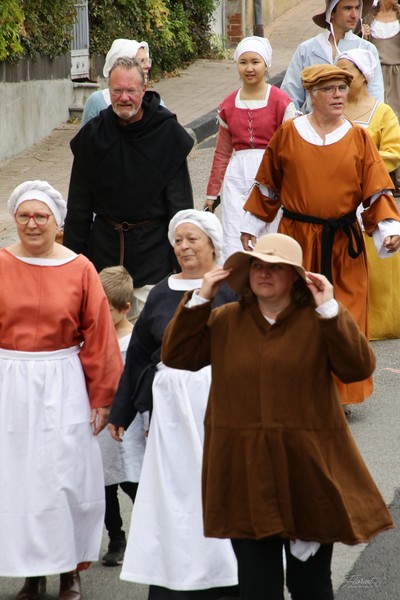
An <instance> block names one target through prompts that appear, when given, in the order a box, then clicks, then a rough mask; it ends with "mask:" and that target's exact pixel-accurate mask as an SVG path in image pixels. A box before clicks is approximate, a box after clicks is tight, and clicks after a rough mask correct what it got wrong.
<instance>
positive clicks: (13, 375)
mask: <svg viewBox="0 0 400 600" xmlns="http://www.w3.org/2000/svg"><path fill="white" fill-rule="evenodd" d="M89 419H90V406H89V399H88V395H87V391H86V385H85V377H84V374H83V370H82V366H81V362H80V360H79V347H74V348H68V349H65V350H56V351H54V352H19V351H11V350H3V349H0V532H1V535H0V576H4V577H14V576H15V577H31V576H36V575H53V574H58V573H63V572H67V571H71V570H73V569H75V568H76V566H77V564H78V563H80V562H84V561H95V560H97V559H98V556H99V550H100V544H101V537H102V531H103V519H104V480H103V471H102V465H101V456H100V450H99V446H98V443H97V439H96V437H95V436H94V435H93V429H92V427H91V425H90V424H89Z"/></svg>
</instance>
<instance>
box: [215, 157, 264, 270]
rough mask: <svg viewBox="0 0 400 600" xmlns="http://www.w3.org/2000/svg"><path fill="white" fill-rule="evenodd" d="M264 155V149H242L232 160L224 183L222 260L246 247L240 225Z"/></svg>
mask: <svg viewBox="0 0 400 600" xmlns="http://www.w3.org/2000/svg"><path fill="white" fill-rule="evenodd" d="M263 155H264V150H262V149H257V148H254V149H251V150H238V151H237V152H235V153H234V154H233V156H232V158H231V159H230V161H229V164H228V167H227V169H226V173H225V177H224V183H223V186H222V203H221V209H222V219H221V221H222V228H223V232H224V244H223V247H222V259H223V261H222V263H223V262H224V261H225V260H226V259H227V258H228V256H230V255H231V254H233V253H234V252H238V251H239V250H243V246H242V243H241V241H240V225H241V222H242V219H243V216H244V210H243V205H244V203H245V202H246V200H247V198H248V197H249V194H250V191H251V188H252V186H253V185H254V180H255V176H256V175H257V171H258V167H259V166H260V163H261V159H262V157H263Z"/></svg>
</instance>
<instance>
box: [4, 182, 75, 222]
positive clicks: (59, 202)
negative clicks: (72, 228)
mask: <svg viewBox="0 0 400 600" xmlns="http://www.w3.org/2000/svg"><path fill="white" fill-rule="evenodd" d="M26 200H40V201H41V202H44V203H45V204H47V206H48V207H49V209H50V210H51V212H52V213H53V215H54V219H55V221H56V223H57V225H58V227H62V226H63V225H64V220H65V215H66V214H67V203H66V202H65V200H64V198H63V197H62V196H61V194H60V192H57V190H55V189H54V188H53V187H52V186H51V185H50V184H49V183H48V182H47V181H40V180H35V181H25V182H24V183H21V184H20V185H18V186H17V187H16V188H15V190H14V191H13V193H12V194H11V196H10V197H9V199H8V201H7V207H8V211H9V213H10V215H11V216H14V215H15V213H16V212H17V208H18V206H19V205H20V204H21V203H22V202H25V201H26Z"/></svg>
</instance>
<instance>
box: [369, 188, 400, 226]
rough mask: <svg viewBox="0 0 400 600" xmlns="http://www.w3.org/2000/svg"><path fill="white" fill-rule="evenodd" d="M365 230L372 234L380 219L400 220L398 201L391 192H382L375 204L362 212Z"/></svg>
mask: <svg viewBox="0 0 400 600" xmlns="http://www.w3.org/2000/svg"><path fill="white" fill-rule="evenodd" d="M361 217H362V220H363V224H364V228H365V231H366V232H367V234H368V235H372V232H373V231H374V229H375V227H376V226H377V224H378V223H379V221H383V220H384V219H394V220H395V221H400V213H399V210H398V208H397V205H396V201H395V199H394V198H393V196H391V195H390V194H382V195H381V196H380V197H379V198H377V199H376V200H375V202H373V204H372V205H371V206H370V207H369V208H367V209H366V210H364V211H363V212H362V213H361Z"/></svg>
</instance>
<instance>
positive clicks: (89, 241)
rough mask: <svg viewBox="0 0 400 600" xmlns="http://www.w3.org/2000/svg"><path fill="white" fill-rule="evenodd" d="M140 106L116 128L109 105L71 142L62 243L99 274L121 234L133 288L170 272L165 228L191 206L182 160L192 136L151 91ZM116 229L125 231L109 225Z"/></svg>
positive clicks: (116, 254) (116, 256) (114, 254)
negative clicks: (133, 119)
mask: <svg viewBox="0 0 400 600" xmlns="http://www.w3.org/2000/svg"><path fill="white" fill-rule="evenodd" d="M142 107H143V109H144V114H143V117H142V118H141V119H140V120H139V121H136V122H134V123H131V124H130V125H121V124H120V122H119V119H118V117H117V115H116V114H115V113H114V111H113V109H112V107H111V106H109V107H108V108H107V109H105V110H103V111H102V112H101V113H100V114H99V115H98V116H97V117H95V118H94V119H92V120H91V121H89V122H88V123H87V124H86V125H85V126H84V127H83V128H82V129H81V130H80V131H79V132H78V133H77V135H76V136H75V137H74V138H73V139H72V141H71V149H72V152H73V155H74V161H73V166H72V173H71V180H70V186H69V194H68V214H67V218H66V221H65V228H64V244H65V245H66V246H68V247H69V248H71V249H72V250H74V251H75V252H78V253H82V254H85V255H86V256H87V257H88V258H90V260H91V261H92V262H93V263H94V265H95V267H96V269H97V270H98V271H100V270H101V269H103V268H104V267H109V266H113V265H117V264H119V263H120V255H121V236H122V237H123V244H122V245H123V261H122V262H123V264H124V266H125V267H126V268H127V269H128V271H129V273H130V274H131V275H132V277H133V279H134V282H135V286H136V287H141V286H143V285H146V284H154V283H157V282H158V281H160V280H161V279H162V278H163V277H165V276H166V275H167V274H168V273H170V272H171V270H172V269H173V268H174V266H175V261H174V255H173V252H172V248H171V246H170V243H169V241H168V238H167V231H168V223H169V221H170V219H171V218H172V217H173V215H174V214H175V213H176V212H178V211H179V210H182V209H185V208H192V207H193V194H192V186H191V182H190V177H189V171H188V167H187V161H186V158H187V156H188V154H189V152H190V150H191V148H192V146H193V139H192V138H191V136H190V135H189V134H188V133H187V132H186V130H185V129H184V128H183V127H182V126H181V125H180V124H179V123H178V122H177V120H176V116H175V115H174V114H173V113H171V112H170V111H169V110H167V109H166V108H165V107H163V106H160V97H159V95H158V94H157V93H156V92H146V93H145V95H144V98H143V103H142ZM120 224H123V229H124V230H125V231H123V232H122V234H121V233H120V232H119V231H118V230H116V229H115V228H114V227H115V225H120ZM128 224H129V225H130V226H133V227H128Z"/></svg>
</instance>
